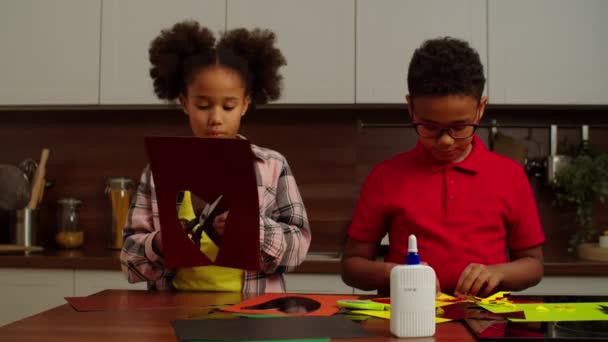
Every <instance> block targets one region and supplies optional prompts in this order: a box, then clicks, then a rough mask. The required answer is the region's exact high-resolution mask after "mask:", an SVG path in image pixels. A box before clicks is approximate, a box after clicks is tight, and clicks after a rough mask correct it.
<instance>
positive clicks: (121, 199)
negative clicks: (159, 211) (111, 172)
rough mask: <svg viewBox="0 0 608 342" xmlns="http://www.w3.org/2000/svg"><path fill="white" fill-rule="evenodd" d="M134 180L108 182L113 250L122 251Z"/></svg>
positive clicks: (117, 179)
mask: <svg viewBox="0 0 608 342" xmlns="http://www.w3.org/2000/svg"><path fill="white" fill-rule="evenodd" d="M133 186H134V182H133V180H131V179H129V178H123V177H115V178H108V180H107V181H106V191H105V192H106V194H107V195H108V197H109V198H110V205H111V206H112V236H111V240H110V248H111V249H122V240H123V228H124V226H125V223H126V221H127V214H128V213H129V205H130V204H131V195H132V194H133Z"/></svg>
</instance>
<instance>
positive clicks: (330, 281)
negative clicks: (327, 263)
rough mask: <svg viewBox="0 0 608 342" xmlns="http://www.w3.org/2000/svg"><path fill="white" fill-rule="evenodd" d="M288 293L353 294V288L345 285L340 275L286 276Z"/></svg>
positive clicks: (289, 274) (295, 274)
mask: <svg viewBox="0 0 608 342" xmlns="http://www.w3.org/2000/svg"><path fill="white" fill-rule="evenodd" d="M285 282H286V283H287V285H286V286H287V292H288V293H326V294H331V293H333V294H352V293H353V288H352V287H350V286H348V285H346V284H344V282H343V281H342V278H341V277H340V275H339V274H321V273H319V274H316V273H288V274H285Z"/></svg>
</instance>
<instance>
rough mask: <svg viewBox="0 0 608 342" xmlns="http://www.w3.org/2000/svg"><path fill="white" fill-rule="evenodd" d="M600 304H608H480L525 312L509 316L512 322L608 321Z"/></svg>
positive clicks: (498, 310)
mask: <svg viewBox="0 0 608 342" xmlns="http://www.w3.org/2000/svg"><path fill="white" fill-rule="evenodd" d="M600 305H608V302H594V303H533V304H528V303H526V304H512V305H509V306H505V305H488V304H480V306H481V307H483V308H484V309H486V310H488V311H490V312H493V313H505V312H513V311H524V312H525V314H526V318H525V319H518V318H510V320H512V321H513V322H557V321H608V314H605V313H603V312H602V310H601V307H600Z"/></svg>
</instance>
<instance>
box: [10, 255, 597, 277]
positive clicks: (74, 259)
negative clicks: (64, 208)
mask: <svg viewBox="0 0 608 342" xmlns="http://www.w3.org/2000/svg"><path fill="white" fill-rule="evenodd" d="M119 255H120V251H117V250H110V249H99V250H86V249H77V250H45V251H43V252H40V253H30V254H29V255H24V254H10V255H7V254H5V255H0V267H3V268H46V269H58V268H63V269H83V270H120V260H119ZM295 273H330V274H331V273H340V257H339V255H338V254H337V253H332V252H314V251H313V252H310V253H309V255H308V257H307V259H306V261H304V263H302V265H300V266H299V267H298V268H297V269H296V270H295ZM545 275H546V276H608V262H597V261H588V260H581V259H578V258H576V257H575V256H569V255H567V254H566V253H564V254H563V255H555V256H545Z"/></svg>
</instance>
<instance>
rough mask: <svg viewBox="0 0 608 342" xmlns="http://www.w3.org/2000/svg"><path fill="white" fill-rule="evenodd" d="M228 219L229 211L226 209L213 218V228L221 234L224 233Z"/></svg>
mask: <svg viewBox="0 0 608 342" xmlns="http://www.w3.org/2000/svg"><path fill="white" fill-rule="evenodd" d="M227 219H228V212H227V211H225V212H223V213H221V214H220V215H217V216H216V217H215V218H214V219H213V229H214V230H215V232H216V233H217V235H219V236H223V235H224V229H225V228H226V220H227Z"/></svg>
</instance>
